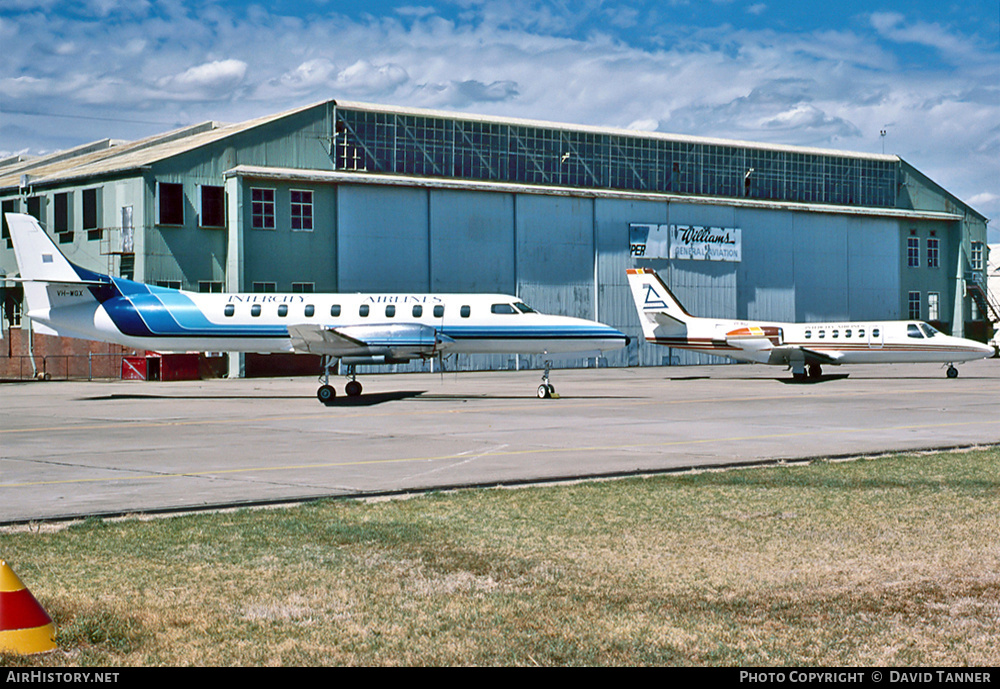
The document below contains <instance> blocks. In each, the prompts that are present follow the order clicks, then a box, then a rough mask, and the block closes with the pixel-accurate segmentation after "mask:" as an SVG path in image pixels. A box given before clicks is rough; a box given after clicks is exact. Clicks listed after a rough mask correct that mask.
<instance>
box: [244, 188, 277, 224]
mask: <svg viewBox="0 0 1000 689" xmlns="http://www.w3.org/2000/svg"><path fill="white" fill-rule="evenodd" d="M250 206H251V208H250V227H252V228H253V229H255V230H273V229H274V189H251V190H250Z"/></svg>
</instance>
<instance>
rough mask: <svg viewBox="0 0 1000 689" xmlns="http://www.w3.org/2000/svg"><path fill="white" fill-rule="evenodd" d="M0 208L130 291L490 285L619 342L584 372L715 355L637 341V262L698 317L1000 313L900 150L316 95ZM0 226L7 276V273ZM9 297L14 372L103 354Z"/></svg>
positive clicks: (975, 319) (936, 198)
mask: <svg viewBox="0 0 1000 689" xmlns="http://www.w3.org/2000/svg"><path fill="white" fill-rule="evenodd" d="M0 203H2V208H3V211H4V212H12V211H14V212H27V213H30V214H32V215H34V216H35V217H37V218H38V219H39V220H40V221H41V222H42V223H43V225H45V226H46V227H47V228H48V230H49V232H50V233H51V234H52V235H53V237H54V238H56V241H57V243H58V244H59V245H60V247H61V248H62V250H63V251H64V253H66V254H67V256H68V257H69V258H70V260H72V261H74V262H75V263H78V264H80V265H82V266H84V267H87V268H91V269H94V270H99V271H101V272H107V273H111V274H113V275H121V276H125V277H132V278H134V279H137V280H141V281H144V282H149V283H154V284H160V285H165V286H171V287H180V288H184V289H188V290H193V291H243V292H311V291H315V292H357V291H369V290H372V291H384V292H432V291H436V292H502V293H508V294H516V295H517V296H519V297H520V298H521V299H523V300H524V301H526V302H527V303H529V304H531V305H532V306H533V307H535V308H536V309H538V310H540V311H545V312H551V313H561V314H565V315H572V316H579V317H584V318H591V319H596V320H600V321H603V322H605V323H607V324H608V325H611V326H613V327H615V328H618V329H620V330H622V331H623V332H625V333H626V334H628V335H630V336H632V337H633V342H632V344H631V345H630V346H629V347H628V348H627V349H626V350H622V351H619V352H615V353H610V354H608V355H607V357H606V358H605V359H602V360H600V361H594V360H589V361H579V362H576V365H611V366H626V365H643V366H649V365H665V364H688V363H704V362H707V361H708V360H709V357H707V356H705V355H700V354H693V353H686V352H683V353H682V352H679V351H672V350H669V349H665V348H657V347H654V346H646V345H645V343H642V342H640V340H641V338H639V337H638V336H639V335H640V329H639V324H638V319H637V317H636V315H635V311H634V308H633V305H632V302H631V297H630V296H629V289H628V285H627V281H626V278H625V269H626V268H629V267H634V266H643V267H651V268H655V269H656V270H657V271H658V272H659V273H660V274H661V275H663V276H664V277H665V278H666V279H667V281H668V283H669V284H670V285H671V286H672V288H673V289H674V291H675V292H676V293H677V295H678V297H679V298H680V299H681V300H682V301H683V302H684V304H685V305H686V306H687V308H688V309H689V310H690V311H692V312H693V313H696V314H700V315H711V316H719V317H725V318H748V319H772V320H785V321H795V320H800V321H812V320H826V321H829V320H878V319H901V318H915V319H916V318H919V319H922V320H927V321H929V322H931V323H933V324H934V325H935V326H937V327H938V328H939V329H941V330H943V331H945V332H950V333H953V334H958V335H964V336H966V337H974V338H977V339H981V340H986V339H988V338H989V336H990V334H991V329H992V328H991V323H990V321H991V320H995V319H997V318H998V317H1000V314H997V313H996V312H995V311H994V308H993V305H994V303H995V301H991V299H990V294H989V291H988V289H987V288H986V279H985V277H986V272H985V271H986V257H987V251H986V244H985V242H986V226H987V222H988V220H987V219H986V218H985V217H983V216H982V215H981V214H979V213H977V212H976V211H975V210H974V209H972V208H971V207H969V206H968V205H967V204H965V203H964V202H962V201H961V200H960V199H958V198H957V197H955V196H954V195H952V194H950V193H949V192H947V191H946V190H945V189H944V188H942V187H941V186H940V185H938V184H937V183H935V182H934V181H932V180H931V179H929V178H928V177H927V176H926V175H924V174H923V173H921V172H920V171H919V170H917V169H916V168H915V167H913V166H912V165H910V164H909V163H907V162H906V161H904V160H903V159H901V158H899V157H898V156H895V155H885V154H870V153H859V152H847V151H835V150H826V149H816V148H805V147H794V146H777V145H771V144H763V143H752V142H744V141H730V140H724V139H710V138H701V137H692V136H680V135H670V134H663V133H658V132H639V131H631V130H622V129H609V128H598V127H589V126H579V125H569V124H556V123H549V122H537V121H529V120H521V119H510V118H495V117H485V116H476V115H469V114H459V113H445V112H438V111H429V110H418V109H411V108H400V107H386V106H377V105H371V104H365V103H356V102H347V101H340V100H329V101H325V102H322V103H317V104H313V105H309V106H306V107H301V108H297V109H294V110H290V111H287V112H282V113H278V114H274V115H270V116H267V117H262V118H259V119H256V120H251V121H247V122H242V123H239V124H231V125H224V124H219V123H214V122H208V123H204V124H201V125H197V126H193V127H188V128H185V129H180V130H177V131H171V132H167V133H164V134H161V135H158V136H153V137H150V138H148V139H144V140H141V141H135V142H121V141H115V140H111V139H108V140H105V141H100V142H96V143H93V144H90V145H87V146H82V147H79V148H76V149H71V150H67V151H60V152H57V153H54V154H51V155H47V156H42V157H38V158H29V159H22V158H21V157H15V158H12V159H8V160H0ZM3 233H4V234H3V240H2V241H0V276H2V275H9V276H14V275H15V274H16V270H17V268H16V263H15V261H14V256H13V251H12V250H11V243H10V240H9V236H8V231H7V228H6V225H4V228H3ZM3 284H4V286H5V287H4V314H5V316H4V330H5V336H6V337H7V338H8V346H7V347H6V348H4V349H6V350H7V351H6V352H3V353H0V358H2V357H3V356H6V358H7V359H8V361H7V362H2V361H0V367H2V366H4V365H5V364H6V366H7V368H8V373H7V375H11V374H10V372H9V370H10V369H11V367H14V366H15V365H16V366H17V367H19V369H20V370H21V371H23V370H24V363H23V360H24V357H25V356H29V358H30V357H31V356H34V354H35V353H37V350H38V349H39V348H43V347H47V348H50V349H51V351H59V352H63V353H64V354H63V355H64V356H66V357H69V358H72V357H80V356H86V355H88V354H89V355H90V356H91V361H92V355H93V353H94V347H93V346H90V347H91V348H90V350H89V351H88V350H87V349H82V350H81V349H80V347H81V345H80V344H79V343H71V344H66V343H60V344H58V345H56V344H55V343H48V342H42V341H41V340H40V339H39V338H31V337H29V336H27V335H26V334H25V333H24V332H23V331H24V330H25V329H26V324H24V323H22V321H21V318H20V314H21V308H22V307H21V305H20V302H19V300H20V291H19V288H18V287H17V284H16V283H15V282H11V281H7V282H4V283H3ZM28 335H30V333H29V334H28ZM86 346H87V345H84V347H86ZM105 349H107V354H108V355H109V356H114V355H115V352H114V351H113V348H105ZM100 353H102V354H103V353H105V352H104V350H101V352H100ZM118 354H120V352H119V353H118ZM15 358H19V361H18V362H15V361H14V359H15ZM295 359H296V361H295V362H294V363H290V362H289V361H288V360H287V357H286V358H282V357H281V356H280V355H271V356H269V357H264V356H254V355H247V356H246V357H236V356H234V357H231V358H230V360H229V363H228V368H229V373H230V375H259V374H267V373H276V372H286V371H289V370H299V369H301V367H302V366H303V365H305V366H306V367H307V368H308V369H309V370H310V371H311V370H313V369H314V368H315V366H316V363H315V362H309V360H308V357H295ZM32 365H34V364H32ZM455 365H456V366H457V367H458V368H461V369H506V368H515V367H516V368H522V367H538V366H540V365H541V362H540V361H532V360H530V359H525V358H523V357H521V358H517V357H516V358H514V359H510V358H507V357H501V356H499V355H494V356H487V355H481V356H469V357H463V359H462V360H461V361H459V362H456V364H455ZM91 366H92V364H91ZM289 366H291V367H292V369H289V368H288V367H289ZM68 367H69V364H67V370H68ZM398 368H404V369H420V368H421V367H420V366H419V365H416V364H414V365H409V366H406V367H398ZM0 374H3V372H2V371H0Z"/></svg>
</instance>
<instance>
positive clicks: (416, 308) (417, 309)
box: [413, 304, 424, 318]
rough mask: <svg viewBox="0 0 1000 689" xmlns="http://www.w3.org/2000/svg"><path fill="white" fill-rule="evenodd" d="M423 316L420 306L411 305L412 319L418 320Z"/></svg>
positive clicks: (422, 308)
mask: <svg viewBox="0 0 1000 689" xmlns="http://www.w3.org/2000/svg"><path fill="white" fill-rule="evenodd" d="M423 315H424V307H423V306H421V305H420V304H414V305H413V317H414V318H420V317H421V316H423Z"/></svg>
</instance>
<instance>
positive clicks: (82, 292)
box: [5, 213, 111, 334]
mask: <svg viewBox="0 0 1000 689" xmlns="http://www.w3.org/2000/svg"><path fill="white" fill-rule="evenodd" d="M5 217H6V220H7V226H8V227H9V228H10V238H11V240H12V242H13V244H14V257H15V258H16V259H17V267H18V270H19V271H20V273H21V277H20V278H16V279H15V278H9V277H8V278H7V279H8V280H12V279H13V280H14V281H16V282H21V283H23V285H24V297H25V300H26V301H27V315H28V316H29V317H30V318H31V319H32V320H34V321H35V322H36V323H37V324H38V325H39V326H41V327H40V329H39V332H47V333H48V334H57V332H56V331H57V330H58V328H56V327H55V326H54V325H53V324H52V323H50V313H51V312H52V310H53V309H57V308H59V309H64V308H67V307H73V306H82V305H90V306H93V305H96V304H97V303H98V299H97V296H96V290H95V289H91V288H96V287H99V286H102V285H109V284H111V278H110V277H108V276H107V275H101V274H100V273H93V272H91V271H88V270H85V269H83V268H80V267H78V266H75V265H73V264H72V263H70V262H69V260H68V259H67V258H66V257H65V256H64V255H63V253H62V252H61V251H60V250H59V248H58V247H57V246H56V245H55V243H54V242H53V241H52V238H51V237H49V236H48V234H46V232H45V230H44V229H43V228H42V226H41V225H40V224H39V222H38V221H37V220H36V219H35V218H34V217H32V216H30V215H24V214H21V213H7V214H5ZM46 326H48V327H46ZM49 331H52V332H49Z"/></svg>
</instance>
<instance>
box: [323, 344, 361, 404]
mask: <svg viewBox="0 0 1000 689" xmlns="http://www.w3.org/2000/svg"><path fill="white" fill-rule="evenodd" d="M336 362H337V359H336V358H335V357H331V356H324V357H323V374H322V375H321V376H320V380H321V381H323V384H322V385H320V386H319V390H317V391H316V399H318V400H319V401H320V402H322V403H323V404H330V402H332V401H333V399H334V398H335V397H336V396H337V391H336V390H334V388H333V386H332V385H330V369H331V368H332V367H333V366H334V364H335V363H336ZM347 375H349V376H350V377H351V380H350V382H349V383H347V386H346V387H345V388H344V392H345V393H346V394H347V396H348V397H358V396H360V395H361V389H362V388H361V383H359V382H358V381H357V376H356V375H355V369H354V364H350V365H349V366H348V367H347Z"/></svg>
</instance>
